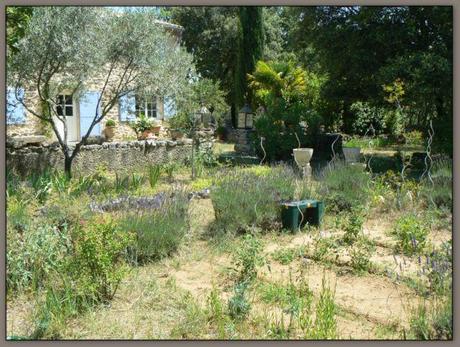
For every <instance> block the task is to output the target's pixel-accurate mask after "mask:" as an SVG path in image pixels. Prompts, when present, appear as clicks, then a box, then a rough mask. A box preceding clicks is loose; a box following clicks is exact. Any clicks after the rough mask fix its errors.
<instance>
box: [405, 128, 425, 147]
mask: <svg viewBox="0 0 460 347" xmlns="http://www.w3.org/2000/svg"><path fill="white" fill-rule="evenodd" d="M404 138H405V139H406V144H407V145H410V146H422V145H423V142H424V140H423V133H422V132H421V131H418V130H412V131H408V132H405V133H404Z"/></svg>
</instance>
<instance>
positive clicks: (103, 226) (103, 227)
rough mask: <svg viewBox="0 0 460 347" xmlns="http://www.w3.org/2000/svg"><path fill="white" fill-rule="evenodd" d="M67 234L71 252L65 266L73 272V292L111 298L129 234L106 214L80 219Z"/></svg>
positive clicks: (128, 240)
mask: <svg viewBox="0 0 460 347" xmlns="http://www.w3.org/2000/svg"><path fill="white" fill-rule="evenodd" d="M71 237H72V243H73V254H72V257H71V258H70V261H69V262H68V264H67V265H66V266H67V269H68V273H70V274H74V275H75V278H73V276H72V279H73V281H74V283H75V287H74V288H73V290H74V291H75V294H76V295H81V296H86V297H88V296H89V297H91V298H92V299H93V300H94V301H95V302H98V301H101V300H102V301H107V300H110V299H112V297H113V295H114V294H115V292H116V290H117V287H118V284H119V282H120V280H121V278H122V275H123V273H124V272H123V267H122V266H120V264H123V261H124V259H125V258H126V250H127V248H128V246H130V245H131V244H132V242H133V240H134V237H133V234H131V233H129V232H126V231H125V230H121V229H120V228H118V226H117V225H116V224H115V222H114V221H113V220H112V219H110V218H108V217H97V218H96V217H95V218H93V219H91V220H89V221H88V222H81V223H80V227H79V228H75V229H74V230H72V236H71Z"/></svg>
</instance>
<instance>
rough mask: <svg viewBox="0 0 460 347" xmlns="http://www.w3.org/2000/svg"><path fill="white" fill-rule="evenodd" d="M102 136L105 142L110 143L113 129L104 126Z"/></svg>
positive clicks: (113, 132)
mask: <svg viewBox="0 0 460 347" xmlns="http://www.w3.org/2000/svg"><path fill="white" fill-rule="evenodd" d="M104 135H105V139H106V140H107V141H112V140H113V137H114V136H115V127H113V126H112V127H111V126H106V127H105V129H104Z"/></svg>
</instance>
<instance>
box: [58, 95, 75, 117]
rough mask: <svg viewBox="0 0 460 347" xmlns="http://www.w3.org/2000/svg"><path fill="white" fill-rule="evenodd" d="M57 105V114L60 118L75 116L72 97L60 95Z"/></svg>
mask: <svg viewBox="0 0 460 347" xmlns="http://www.w3.org/2000/svg"><path fill="white" fill-rule="evenodd" d="M56 103H57V106H56V112H57V114H58V116H67V117H72V116H73V100H72V95H59V96H58V98H57V102H56Z"/></svg>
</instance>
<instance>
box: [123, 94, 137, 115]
mask: <svg viewBox="0 0 460 347" xmlns="http://www.w3.org/2000/svg"><path fill="white" fill-rule="evenodd" d="M119 109H120V121H122V122H128V121H133V120H135V119H136V96H135V95H134V93H133V92H130V93H128V94H125V95H123V96H120V99H119Z"/></svg>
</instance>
